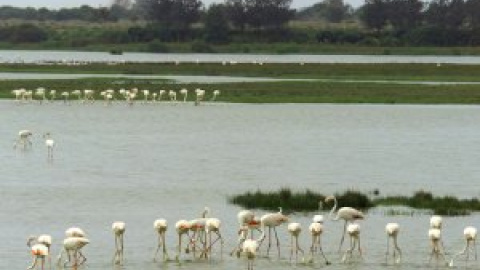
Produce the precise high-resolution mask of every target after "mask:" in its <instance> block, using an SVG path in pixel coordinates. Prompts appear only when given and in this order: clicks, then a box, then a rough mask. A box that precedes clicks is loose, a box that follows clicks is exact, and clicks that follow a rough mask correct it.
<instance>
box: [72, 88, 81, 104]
mask: <svg viewBox="0 0 480 270" xmlns="http://www.w3.org/2000/svg"><path fill="white" fill-rule="evenodd" d="M72 95H73V96H76V97H77V98H78V101H81V100H82V91H80V90H73V91H72Z"/></svg>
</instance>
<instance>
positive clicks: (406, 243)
mask: <svg viewBox="0 0 480 270" xmlns="http://www.w3.org/2000/svg"><path fill="white" fill-rule="evenodd" d="M0 110H1V112H2V113H1V114H0V121H1V123H2V129H0V138H2V139H1V140H0V149H1V151H0V155H1V157H2V162H3V164H2V167H1V172H2V173H1V175H2V177H1V181H0V196H1V198H2V206H3V207H2V211H0V229H1V231H2V241H1V242H0V257H1V258H2V259H1V260H0V269H21V268H24V267H27V266H28V265H29V264H30V259H31V258H30V255H29V252H28V249H27V247H26V245H25V243H26V238H27V237H28V236H29V235H31V234H37V235H38V234H41V233H49V234H51V235H52V236H53V238H54V244H53V254H54V256H56V255H57V254H58V252H59V250H60V246H61V244H60V243H61V239H63V233H64V231H65V229H67V228H68V227H71V226H79V227H81V228H83V229H84V230H85V231H86V232H87V234H88V237H89V238H90V240H91V243H90V244H89V245H88V246H86V247H85V248H84V253H85V255H86V256H87V258H88V262H87V266H86V267H85V268H84V269H91V270H104V269H111V268H112V266H111V260H112V257H113V248H114V238H113V234H112V232H111V230H110V226H111V223H112V222H113V221H116V220H122V221H125V222H126V224H127V232H126V235H125V248H126V254H125V256H126V259H127V262H126V264H125V266H123V267H121V268H120V269H125V270H138V269H141V270H150V269H158V268H162V269H163V268H169V269H245V268H246V262H245V260H244V259H243V258H242V259H237V258H236V257H230V256H228V254H227V253H228V252H229V251H230V250H231V249H232V248H233V246H234V243H235V242H236V237H237V236H236V231H237V225H236V213H237V211H238V210H239V208H238V207H236V206H233V205H230V204H228V203H227V197H228V196H229V195H232V194H236V193H240V192H244V191H247V190H255V189H257V188H259V189H262V190H276V189H278V188H279V187H291V188H293V189H295V190H303V189H305V188H311V189H314V190H316V191H319V192H321V193H324V194H329V193H333V192H338V191H344V190H346V189H349V188H353V189H358V190H361V191H364V192H368V191H370V190H373V189H375V188H378V189H379V190H380V192H381V194H383V195H387V194H403V195H411V194H412V192H414V191H416V190H419V189H426V190H431V191H432V192H433V193H434V194H438V195H445V194H451V195H455V196H458V197H462V198H470V197H478V196H480V188H479V185H480V184H479V183H480V182H478V179H479V178H480V169H479V166H478V162H477V161H478V160H479V158H480V149H479V148H480V136H479V135H480V128H479V126H478V123H479V122H480V107H478V106H456V105H437V106H426V105H420V106H412V105H328V104H315V105H314V104H312V105H294V104H281V105H280V104H279V105H249V104H222V103H215V104H205V105H204V106H193V105H192V104H191V103H188V104H178V105H171V104H167V103H164V104H157V105H152V104H150V105H141V104H135V105H134V106H133V107H128V106H125V105H124V104H115V105H113V106H110V107H105V106H103V105H102V104H101V103H96V104H93V105H85V104H83V105H82V104H78V103H74V104H72V105H71V106H65V105H64V104H63V103H62V102H58V103H55V104H44V105H38V104H28V105H16V104H15V103H14V102H13V101H1V102H0ZM25 128H28V129H31V130H32V131H33V132H34V138H33V144H34V145H33V149H32V150H31V151H21V150H19V149H17V150H14V149H12V145H13V141H14V139H15V136H16V134H17V132H18V130H20V129H25ZM46 131H49V132H51V133H52V135H53V138H54V139H55V141H56V142H57V148H56V149H55V153H54V160H53V162H48V161H47V159H46V156H47V153H46V149H45V147H44V145H43V141H42V139H41V134H42V133H43V132H46ZM204 206H209V207H210V208H211V216H215V217H218V218H220V219H221V220H222V233H223V234H224V237H225V247H224V251H225V253H224V255H223V258H222V257H221V256H220V254H219V250H218V249H216V252H215V254H214V256H213V259H212V260H211V261H210V262H204V261H190V260H188V259H190V256H186V255H182V264H181V265H178V264H177V263H173V262H172V263H167V264H164V263H153V262H152V256H153V253H154V250H155V247H156V242H155V241H156V235H155V233H154V231H153V228H152V225H153V221H154V220H155V219H157V218H166V219H167V220H168V222H169V226H170V227H169V230H168V231H167V244H168V250H169V253H170V256H171V257H174V254H175V247H176V241H177V238H176V234H175V232H174V230H173V225H174V223H175V222H176V221H177V220H179V219H193V218H197V217H198V216H199V215H200V213H201V211H202V210H203V208H204ZM257 212H258V214H263V213H264V211H257ZM324 214H326V213H324ZM312 215H313V213H307V214H305V213H294V214H292V215H291V216H290V218H291V220H292V221H298V222H300V223H302V224H303V228H304V231H303V232H302V234H301V238H300V244H301V245H302V247H303V248H304V249H305V250H308V246H309V244H310V242H309V241H310V240H309V236H308V231H307V227H308V224H309V223H310V220H311V217H312ZM428 219H429V216H428V215H422V214H415V215H413V216H386V215H385V214H384V213H383V211H382V210H380V209H377V210H372V211H371V212H370V213H368V216H367V219H366V220H364V221H362V222H361V226H362V233H361V240H362V242H361V245H362V247H363V250H364V259H363V261H362V260H360V259H358V258H357V259H356V260H355V262H353V263H350V264H342V263H341V262H340V257H341V256H340V255H339V254H337V252H336V250H337V247H338V242H339V239H340V236H341V229H342V223H341V222H333V221H328V222H326V223H325V227H326V231H325V233H324V235H323V238H322V243H323V247H324V250H325V252H326V255H327V256H328V258H329V259H330V260H331V261H332V262H333V265H332V266H329V269H389V268H391V266H386V265H385V264H384V252H385V246H386V237H385V233H384V225H385V224H386V223H387V222H392V221H395V222H399V223H400V224H401V227H402V229H401V233H400V236H399V244H400V247H401V248H402V249H403V252H404V263H403V264H402V265H400V266H399V267H398V268H402V269H425V268H434V265H432V266H428V256H429V252H430V250H429V243H428V238H427V229H428ZM479 223H480V216H479V215H478V214H475V215H471V216H466V217H449V218H445V229H444V232H443V233H444V235H443V237H444V243H445V246H446V249H447V251H448V252H450V255H451V254H452V253H453V252H457V251H459V250H460V249H461V248H462V247H463V237H462V231H463V227H464V226H466V225H472V224H473V225H478V224H479ZM279 236H280V238H281V239H280V241H281V251H282V255H281V258H280V259H278V258H277V257H276V255H275V254H276V252H275V249H274V250H273V252H272V253H271V254H272V255H271V258H270V259H266V258H258V259H257V260H256V269H291V268H305V269H311V268H323V267H324V265H323V262H322V261H321V260H320V257H316V262H315V264H313V265H303V264H298V265H296V264H291V263H289V261H288V256H289V247H290V244H289V236H288V234H287V233H286V226H282V227H280V228H279ZM264 248H265V247H263V248H262V251H261V253H262V254H264V253H265V249H264ZM458 265H464V264H463V263H460V264H458ZM469 265H470V266H471V268H472V269H475V268H478V266H479V263H478V262H470V263H469Z"/></svg>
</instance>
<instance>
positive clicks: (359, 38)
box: [0, 0, 480, 46]
mask: <svg viewBox="0 0 480 270" xmlns="http://www.w3.org/2000/svg"><path fill="white" fill-rule="evenodd" d="M291 4H292V0H224V1H223V2H222V3H217V4H212V5H210V6H208V7H206V6H204V4H203V3H202V2H201V1H200V0H136V1H135V2H132V1H131V0H113V3H112V5H111V6H109V7H99V8H93V7H90V6H85V5H84V6H81V7H78V8H68V9H67V8H62V9H59V10H49V9H46V8H39V9H35V8H16V7H10V6H3V7H0V19H2V20H6V19H22V20H25V21H28V20H35V21H65V20H78V21H86V22H112V21H118V20H128V21H142V22H147V23H146V24H138V25H133V26H131V27H130V28H129V29H127V30H126V31H119V30H117V31H115V30H105V32H103V33H101V34H99V35H98V36H97V37H95V38H97V39H98V41H99V42H104V43H128V42H153V41H155V42H157V43H158V42H190V41H196V40H197V41H198V40H202V41H204V42H206V43H212V44H228V43H236V42H238V43H242V42H247V43H248V42H296V43H330V44H338V43H342V44H362V45H387V46H404V45H408V46H412V45H413V46H416V45H434V46H452V45H455V46H460V45H461V46H464V45H472V46H475V45H479V44H480V0H432V1H430V2H422V1H420V0H365V3H364V4H363V5H362V6H360V7H359V8H357V9H354V8H352V7H351V6H350V5H348V4H346V3H344V1H343V0H323V1H320V2H318V3H317V4H315V5H313V6H312V7H309V8H306V9H302V10H294V9H292V8H291ZM292 20H322V21H325V22H332V23H339V22H344V21H345V20H350V21H355V22H357V23H358V25H359V27H356V28H353V29H352V28H349V29H342V28H340V29H339V28H329V27H326V28H324V29H321V30H308V29H301V28H293V27H291V26H289V22H291V21H292ZM24 32H25V33H24ZM51 35H52V33H50V32H49V31H46V30H45V29H42V27H40V26H37V25H35V24H26V25H22V26H18V25H5V24H4V25H3V26H0V41H13V42H38V41H45V40H48V39H49V38H51ZM90 38H93V37H90ZM80 43H81V42H80Z"/></svg>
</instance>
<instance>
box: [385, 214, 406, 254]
mask: <svg viewBox="0 0 480 270" xmlns="http://www.w3.org/2000/svg"><path fill="white" fill-rule="evenodd" d="M385 232H386V233H387V252H386V253H385V261H387V262H388V255H390V254H389V253H390V239H392V245H393V260H394V261H395V263H400V262H401V260H402V250H401V249H400V247H399V246H398V243H397V237H398V233H399V232H400V225H398V223H387V225H386V226H385ZM397 252H398V258H397Z"/></svg>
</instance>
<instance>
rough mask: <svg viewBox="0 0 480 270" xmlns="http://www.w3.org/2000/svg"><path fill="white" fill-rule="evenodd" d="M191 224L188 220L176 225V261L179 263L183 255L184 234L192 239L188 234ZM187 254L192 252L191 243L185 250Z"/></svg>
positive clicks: (180, 221)
mask: <svg viewBox="0 0 480 270" xmlns="http://www.w3.org/2000/svg"><path fill="white" fill-rule="evenodd" d="M190 227H191V226H190V222H188V221H187V220H184V219H182V220H179V221H177V223H175V230H176V232H177V234H178V252H177V256H176V257H175V260H176V261H179V259H180V255H181V253H182V237H183V235H184V234H186V235H187V237H188V239H190V235H189V234H188V232H189V231H190ZM185 252H186V253H189V252H190V250H189V243H187V248H186V249H185Z"/></svg>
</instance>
